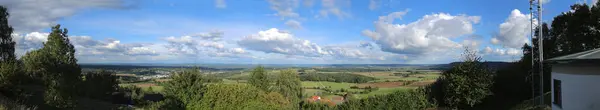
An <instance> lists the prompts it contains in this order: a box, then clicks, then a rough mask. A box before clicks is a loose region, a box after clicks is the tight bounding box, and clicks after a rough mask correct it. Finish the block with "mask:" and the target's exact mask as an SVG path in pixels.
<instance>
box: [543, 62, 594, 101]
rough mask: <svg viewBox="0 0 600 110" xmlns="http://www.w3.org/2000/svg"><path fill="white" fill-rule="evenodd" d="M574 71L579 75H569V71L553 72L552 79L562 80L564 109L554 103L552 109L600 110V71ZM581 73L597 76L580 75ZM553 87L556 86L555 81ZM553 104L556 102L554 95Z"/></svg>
mask: <svg viewBox="0 0 600 110" xmlns="http://www.w3.org/2000/svg"><path fill="white" fill-rule="evenodd" d="M573 69H576V68H573ZM573 71H576V72H578V73H575V74H574V73H567V72H568V70H564V71H560V72H552V79H558V80H561V83H562V85H561V87H562V107H559V106H556V105H555V104H554V103H552V109H553V110H600V75H598V74H600V71H581V70H573ZM579 72H585V73H597V74H580V73H579ZM552 85H554V82H553V81H552ZM551 87H553V86H551ZM553 91H554V88H552V91H551V92H552V93H554V92H553ZM552 102H554V95H552Z"/></svg>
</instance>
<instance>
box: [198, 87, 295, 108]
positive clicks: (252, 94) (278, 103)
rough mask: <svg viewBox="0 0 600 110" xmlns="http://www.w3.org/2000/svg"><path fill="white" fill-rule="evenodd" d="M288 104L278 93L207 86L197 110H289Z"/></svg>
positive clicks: (244, 88)
mask: <svg viewBox="0 0 600 110" xmlns="http://www.w3.org/2000/svg"><path fill="white" fill-rule="evenodd" d="M289 104H290V103H289V102H288V101H287V100H286V99H285V97H284V96H282V95H281V94H279V93H276V92H265V91H263V90H261V89H259V88H257V87H255V86H251V85H245V84H213V85H209V86H208V89H207V91H206V94H205V96H204V97H203V98H202V102H201V103H197V104H193V106H191V107H189V108H188V109H198V110H289V109H290V108H289V107H290V105H289Z"/></svg>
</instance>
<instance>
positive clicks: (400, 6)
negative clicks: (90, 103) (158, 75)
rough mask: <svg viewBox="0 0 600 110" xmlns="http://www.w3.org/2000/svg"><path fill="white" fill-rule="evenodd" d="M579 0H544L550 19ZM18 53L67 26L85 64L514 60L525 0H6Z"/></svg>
mask: <svg viewBox="0 0 600 110" xmlns="http://www.w3.org/2000/svg"><path fill="white" fill-rule="evenodd" d="M592 2H595V1H592V0H590V1H581V0H544V1H543V6H544V11H543V13H542V14H543V18H542V21H544V22H551V21H552V18H553V17H554V16H556V15H558V14H560V13H562V12H566V11H569V10H570V9H569V6H570V5H572V4H575V3H592ZM0 5H3V6H5V7H7V8H8V9H9V13H10V14H11V15H10V17H9V24H10V25H11V26H12V27H13V28H14V30H15V32H14V33H13V37H14V38H13V39H14V40H15V42H17V49H16V54H17V55H18V56H22V55H24V54H25V53H27V52H28V51H32V50H35V49H39V48H41V47H42V46H43V42H45V41H46V38H47V35H48V32H49V30H50V27H51V26H53V25H56V24H60V25H61V27H62V28H67V29H68V35H69V39H70V41H71V43H72V44H73V45H74V46H75V49H76V57H77V59H78V62H79V63H225V64H443V63H450V62H456V61H460V60H461V59H460V58H461V57H460V55H461V53H462V52H463V51H464V50H465V48H468V49H471V50H474V51H477V53H478V54H479V55H480V56H481V57H482V58H483V60H484V61H507V62H508V61H515V60H518V59H520V57H521V56H522V52H521V49H520V48H521V47H522V46H523V44H525V43H528V42H530V41H529V34H530V22H529V19H530V14H529V13H530V12H529V1H528V0H427V1H423V0H2V1H0Z"/></svg>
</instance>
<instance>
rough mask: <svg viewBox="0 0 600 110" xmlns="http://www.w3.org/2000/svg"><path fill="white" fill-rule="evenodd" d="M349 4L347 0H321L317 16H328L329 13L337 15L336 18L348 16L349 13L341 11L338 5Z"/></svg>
mask: <svg viewBox="0 0 600 110" xmlns="http://www.w3.org/2000/svg"><path fill="white" fill-rule="evenodd" d="M343 4H348V5H349V4H350V1H348V0H321V10H320V11H319V16H318V17H324V18H327V17H329V15H330V14H333V15H335V16H337V17H338V18H346V17H350V13H347V12H345V11H342V9H341V7H340V6H339V5H343Z"/></svg>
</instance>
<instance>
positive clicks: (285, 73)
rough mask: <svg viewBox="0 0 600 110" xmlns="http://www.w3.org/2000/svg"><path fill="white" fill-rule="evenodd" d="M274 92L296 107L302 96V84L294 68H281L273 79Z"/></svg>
mask: <svg viewBox="0 0 600 110" xmlns="http://www.w3.org/2000/svg"><path fill="white" fill-rule="evenodd" d="M272 91H274V92H278V93H280V94H281V95H283V96H284V97H285V98H286V99H288V100H289V102H291V103H292V104H291V105H292V107H293V108H298V106H297V105H298V103H300V101H301V99H300V98H302V85H301V82H300V78H298V73H296V71H295V70H292V69H287V70H281V71H280V72H279V74H278V75H277V77H276V79H275V85H274V87H273V90H272Z"/></svg>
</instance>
